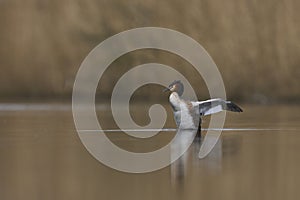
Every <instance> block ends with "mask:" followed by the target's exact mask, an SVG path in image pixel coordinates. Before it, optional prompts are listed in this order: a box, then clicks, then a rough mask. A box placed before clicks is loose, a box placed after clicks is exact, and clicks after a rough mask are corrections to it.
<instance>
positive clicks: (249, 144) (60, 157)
mask: <svg viewBox="0 0 300 200" xmlns="http://www.w3.org/2000/svg"><path fill="white" fill-rule="evenodd" d="M242 107H243V108H244V110H245V112H244V113H242V114H235V113H228V115H227V119H226V124H225V127H226V128H233V129H234V130H232V131H229V130H226V131H224V132H223V133H222V137H221V140H220V141H219V143H218V144H217V146H216V147H215V148H214V150H213V152H212V153H211V154H210V155H209V156H208V157H207V158H205V159H202V160H199V159H198V157H197V154H198V152H199V143H197V142H194V143H193V145H192V146H191V147H190V149H189V150H188V152H186V154H185V155H184V156H183V157H182V158H181V159H179V160H177V161H176V162H174V163H173V164H172V165H171V166H169V167H166V168H163V169H161V170H158V171H155V172H152V173H146V174H129V173H123V172H119V171H116V170H113V169H111V168H109V167H106V166H105V165H103V164H101V163H100V162H99V161H97V160H96V159H94V158H93V157H92V156H91V155H90V154H89V153H88V151H87V150H86V149H85V147H84V146H83V145H82V143H81V141H80V139H79V137H78V135H77V133H76V130H75V127H74V123H73V118H72V112H71V107H70V105H58V104H30V105H28V104H26V105H24V104H2V105H0V110H1V111H0V199H3V200H10V199H25V200H27V199H28V200H35V199H49V200H50V199H51V200H52V199H73V200H75V199H80V200H82V199H98V200H99V199H103V200H108V199H124V200H126V199H130V200H134V199H149V200H150V199H158V200H159V199H164V200H165V199H224V200H227V199H228V200H233V199H249V200H250V199H251V200H253V199H262V200H266V199H272V200H276V199H278V200H279V199H280V200H281V199H288V200H289V199H291V200H292V199H300V190H299V188H300V123H299V122H300V112H299V111H300V109H299V108H300V107H299V106H284V105H280V106H278V105H277V106H276V105H274V106H246V105H244V106H242ZM140 110H141V109H139V108H133V111H132V112H133V116H135V115H136V116H137V117H133V118H136V121H137V123H140V124H143V123H145V122H147V120H148V118H146V117H143V116H147V113H145V112H140ZM168 112H170V110H168ZM169 114H171V113H169ZM98 115H99V118H101V120H102V121H101V123H102V125H103V127H105V128H115V124H114V122H113V120H112V119H111V116H110V114H109V111H108V108H107V107H106V106H100V107H99V110H98ZM208 121H209V119H207V120H205V121H204V124H203V126H204V127H205V126H207V124H208ZM166 127H170V128H172V127H174V122H173V121H172V118H171V117H170V116H169V118H168V120H167V123H166ZM244 128H250V129H248V130H244ZM204 133H205V131H204ZM174 134H175V133H173V132H162V133H160V134H159V136H157V137H154V138H153V139H151V140H146V141H142V140H141V139H133V138H130V137H128V136H126V135H124V134H122V133H120V132H115V133H113V132H111V133H107V135H109V137H110V138H111V140H112V141H113V142H114V143H116V144H118V145H119V146H120V147H122V148H125V149H128V150H132V151H149V150H151V149H157V148H160V147H162V146H163V145H164V144H165V143H167V142H168V141H169V140H170V139H171V138H172V136H173V135H174Z"/></svg>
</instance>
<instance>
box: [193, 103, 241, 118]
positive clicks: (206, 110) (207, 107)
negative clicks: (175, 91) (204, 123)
mask: <svg viewBox="0 0 300 200" xmlns="http://www.w3.org/2000/svg"><path fill="white" fill-rule="evenodd" d="M192 103H193V105H194V106H198V107H199V112H200V115H202V116H205V115H211V114H214V113H218V112H221V111H223V110H228V111H232V112H243V110H242V109H241V108H240V107H239V106H237V105H236V104H235V103H233V102H231V101H225V100H223V99H210V100H207V101H196V102H192Z"/></svg>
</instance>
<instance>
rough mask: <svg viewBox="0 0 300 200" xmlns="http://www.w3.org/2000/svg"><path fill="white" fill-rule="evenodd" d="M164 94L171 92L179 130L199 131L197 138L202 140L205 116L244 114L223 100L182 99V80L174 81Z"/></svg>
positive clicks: (170, 96)
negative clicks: (202, 122) (227, 113)
mask: <svg viewBox="0 0 300 200" xmlns="http://www.w3.org/2000/svg"><path fill="white" fill-rule="evenodd" d="M163 91H164V92H169V93H170V94H169V102H170V104H171V107H172V109H173V114H174V120H175V123H176V125H177V128H178V129H197V137H198V138H199V137H200V138H201V121H202V117H203V116H207V115H211V114H215V113H218V112H221V111H232V112H243V110H242V109H241V108H240V107H239V106H238V105H236V104H235V103H233V102H232V101H227V100H223V99H221V98H215V99H209V100H206V101H189V100H184V99H183V98H182V94H183V92H184V85H183V83H182V82H181V81H180V80H175V81H173V82H172V83H171V84H170V85H169V86H168V87H166V88H165V89H164V90H163Z"/></svg>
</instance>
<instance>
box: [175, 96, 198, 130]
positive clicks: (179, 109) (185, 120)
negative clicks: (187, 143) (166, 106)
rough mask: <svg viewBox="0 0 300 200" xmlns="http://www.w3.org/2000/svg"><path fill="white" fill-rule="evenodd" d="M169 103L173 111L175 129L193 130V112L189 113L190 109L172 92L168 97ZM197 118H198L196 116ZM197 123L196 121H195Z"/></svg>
mask: <svg viewBox="0 0 300 200" xmlns="http://www.w3.org/2000/svg"><path fill="white" fill-rule="evenodd" d="M169 101H170V103H171V105H172V107H173V111H174V118H175V122H176V124H177V127H178V128H180V129H195V128H197V127H196V126H197V125H198V124H196V126H195V119H194V117H195V116H194V114H193V113H194V112H195V111H191V110H190V109H191V108H188V105H187V104H186V102H185V101H183V100H182V99H180V97H179V96H178V94H177V93H176V92H173V93H172V94H171V95H170V97H169ZM197 117H199V116H197ZM196 121H197V120H196Z"/></svg>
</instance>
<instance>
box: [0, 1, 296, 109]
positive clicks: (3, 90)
mask: <svg viewBox="0 0 300 200" xmlns="http://www.w3.org/2000/svg"><path fill="white" fill-rule="evenodd" d="M299 10H300V1H299V0H263V1H258V0H254V1H249V0H228V1H221V0H209V1H208V0H189V1H180V0H166V1H157V0H143V1H138V0H132V1H120V0H102V1H97V0H85V1H79V0H52V1H49V0H48V1H47V0H27V1H21V0H1V1H0V27H1V30H0V66H1V69H2V70H1V72H2V73H0V98H2V99H4V98H6V99H9V98H25V99H26V98H27V99H28V98H30V99H35V98H45V99H49V98H63V97H66V98H69V97H70V96H71V93H72V87H73V82H74V79H75V75H76V72H77V70H78V68H79V66H80V64H81V62H82V61H83V59H84V58H85V56H86V55H87V54H88V52H89V51H91V50H92V49H93V48H94V47H95V46H96V45H97V44H99V43H100V42H101V41H103V40H104V39H106V38H107V37H109V36H111V35H113V34H116V33H119V32H121V31H124V30H127V29H131V28H136V27H143V26H159V27H165V28H171V29H174V30H177V31H180V32H183V33H185V34H187V35H189V36H191V37H192V38H194V39H195V40H197V41H198V42H199V43H200V44H202V45H203V46H204V47H205V49H206V50H207V51H208V52H209V54H210V55H211V56H212V58H213V60H214V61H215V62H216V64H217V66H218V67H219V69H220V71H221V73H222V76H223V79H224V82H225V87H226V91H227V95H228V98H230V99H234V100H239V101H244V102H257V103H269V102H297V103H299V102H300V90H299V88H300V87H299V86H300V84H299V79H300V25H299V24H300V13H299ZM148 61H151V62H161V63H164V64H168V65H170V66H174V68H176V69H178V70H180V71H181V72H182V73H184V74H185V75H186V76H187V77H188V78H189V79H190V80H191V82H192V85H193V86H196V87H197V92H199V93H200V94H201V92H205V94H207V92H206V88H205V85H204V84H202V82H201V84H199V83H198V80H199V77H194V76H193V71H192V70H190V68H191V66H188V64H187V63H185V62H184V61H180V59H179V58H178V57H176V56H174V55H170V54H167V53H165V52H156V51H145V52H133V53H130V55H128V58H127V59H126V58H120V59H118V60H117V61H116V62H115V63H114V64H113V65H116V63H117V64H118V65H119V66H122V67H121V69H120V67H112V69H111V73H109V76H106V77H104V78H103V79H101V82H102V83H103V87H102V88H101V91H100V92H101V94H102V96H101V97H99V98H103V97H108V96H109V94H110V93H111V89H112V88H113V84H114V83H115V82H116V80H117V78H118V77H120V75H121V73H122V72H124V71H126V70H128V69H130V67H133V66H135V65H137V64H141V63H145V62H148ZM181 64H182V65H181ZM166 76H167V75H166ZM148 91H149V90H148ZM151 91H154V92H153V94H151V97H152V98H155V97H156V96H160V95H161V94H160V93H157V92H155V90H151ZM146 92H147V91H146V90H144V91H143V89H142V88H141V91H140V92H139V95H138V96H141V97H143V96H146V95H147V96H149V94H148V93H146ZM199 96H201V95H199ZM204 96H205V95H204Z"/></svg>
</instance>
